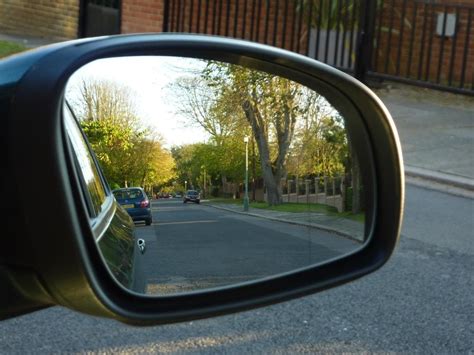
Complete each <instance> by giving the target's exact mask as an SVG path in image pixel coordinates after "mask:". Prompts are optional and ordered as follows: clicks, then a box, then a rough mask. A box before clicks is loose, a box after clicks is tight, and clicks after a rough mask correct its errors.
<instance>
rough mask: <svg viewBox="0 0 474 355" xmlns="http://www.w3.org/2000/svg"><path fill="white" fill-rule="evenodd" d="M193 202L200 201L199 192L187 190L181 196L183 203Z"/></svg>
mask: <svg viewBox="0 0 474 355" xmlns="http://www.w3.org/2000/svg"><path fill="white" fill-rule="evenodd" d="M186 202H194V203H201V194H200V193H199V192H197V191H196V190H188V191H186V193H185V194H184V196H183V203H186Z"/></svg>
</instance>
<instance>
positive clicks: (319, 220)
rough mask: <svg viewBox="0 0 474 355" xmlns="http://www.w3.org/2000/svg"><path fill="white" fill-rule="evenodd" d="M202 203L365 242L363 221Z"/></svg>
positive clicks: (225, 204)
mask: <svg viewBox="0 0 474 355" xmlns="http://www.w3.org/2000/svg"><path fill="white" fill-rule="evenodd" d="M202 204H203V205H204V206H209V207H213V208H217V209H221V210H225V211H229V212H234V213H239V214H243V215H247V216H253V217H259V218H265V219H268V220H271V221H277V222H284V223H290V224H296V225H300V226H307V227H312V228H317V229H322V230H325V231H327V232H330V233H335V234H338V235H340V236H343V237H346V238H349V239H352V240H356V241H358V242H364V224H363V223H361V222H357V221H353V220H351V219H348V218H341V217H337V216H329V215H326V214H323V213H316V212H307V213H292V212H280V211H272V210H265V209H261V208H252V207H249V211H248V212H244V211H243V206H242V205H238V204H231V203H212V201H209V202H207V201H204V200H203V201H202Z"/></svg>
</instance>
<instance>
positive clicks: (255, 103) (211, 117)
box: [65, 56, 368, 295]
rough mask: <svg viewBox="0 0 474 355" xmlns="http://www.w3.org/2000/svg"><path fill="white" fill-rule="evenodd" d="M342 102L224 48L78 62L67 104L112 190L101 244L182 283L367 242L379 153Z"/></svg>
mask: <svg viewBox="0 0 474 355" xmlns="http://www.w3.org/2000/svg"><path fill="white" fill-rule="evenodd" d="M336 106H337V104H336V105H335V104H334V103H330V102H329V101H328V100H327V99H326V98H325V97H324V96H323V95H322V94H321V93H319V92H318V91H315V90H313V89H310V88H308V87H306V86H304V85H301V84H299V83H296V82H294V81H292V80H289V79H286V78H283V77H280V76H276V75H274V74H270V73H266V72H262V71H258V70H255V69H250V68H246V67H242V66H240V65H235V64H228V63H223V62H218V61H211V60H201V59H193V58H178V57H157V56H137V57H120V58H108V59H101V60H97V61H94V62H92V63H89V64H87V65H86V66H84V67H82V68H81V69H80V70H78V71H77V72H76V73H74V75H73V76H72V77H71V78H70V80H69V83H68V86H67V88H66V100H65V110H66V109H67V111H68V112H70V113H71V114H72V116H74V117H75V118H76V120H77V124H78V126H80V127H81V128H82V130H83V131H84V134H85V136H86V137H87V139H88V141H89V144H90V147H91V149H92V150H93V152H94V153H95V157H96V161H97V162H98V164H99V165H100V168H101V170H102V172H103V175H104V178H103V179H102V180H103V182H102V183H103V184H104V185H107V184H108V186H109V187H110V190H111V191H113V196H114V197H113V198H114V199H115V200H114V202H113V205H115V206H116V210H115V212H114V214H115V216H114V218H113V219H112V222H111V223H110V225H109V227H108V229H107V230H106V232H105V233H102V234H103V237H102V240H101V241H100V242H99V241H98V242H97V244H98V246H99V248H100V249H101V250H102V254H103V256H104V260H105V262H106V263H107V265H108V266H109V267H110V269H111V272H112V273H113V274H114V275H115V276H116V278H117V280H126V281H121V282H122V284H124V285H125V286H126V287H129V288H131V289H133V290H134V291H137V292H142V293H146V294H153V295H167V294H175V293H182V292H189V291H197V290H202V289H207V288H215V287H220V286H227V285H234V284H238V283H241V282H245V281H253V280H257V279H261V278H265V277H269V276H274V275H278V274H281V273H284V272H289V271H292V270H296V269H299V268H304V267H308V266H311V265H314V264H317V263H323V262H327V261H329V260H333V259H334V258H338V257H341V256H343V255H347V254H348V253H351V252H353V251H355V250H357V249H358V248H360V247H361V246H362V245H363V243H364V241H365V234H366V233H365V232H366V230H365V224H366V219H367V217H368V216H367V215H366V200H367V196H366V194H365V192H364V191H365V190H364V186H363V180H362V178H361V168H360V164H359V162H360V160H361V159H367V157H359V156H358V155H357V152H356V150H355V149H354V147H353V146H352V145H351V141H352V137H351V132H350V131H349V130H348V129H347V126H348V124H347V122H348V118H347V117H345V116H344V114H343V113H341V112H340V110H341V109H338V107H336ZM79 166H81V164H79ZM105 181H107V182H105ZM106 189H107V190H109V188H106ZM109 195H110V196H112V194H110V193H109ZM110 198H112V197H110ZM129 216H130V217H132V219H133V220H134V222H133V223H132V222H131V221H132V220H131V219H130V218H129ZM95 218H96V219H97V218H101V217H100V215H98V216H95ZM104 238H107V240H105V241H104ZM124 243H125V244H126V243H128V244H127V245H128V247H124V245H125V244H124ZM131 250H133V251H131ZM123 265H125V266H123ZM124 275H125V276H126V277H125V276H124Z"/></svg>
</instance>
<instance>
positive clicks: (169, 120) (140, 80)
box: [66, 56, 208, 148]
mask: <svg viewBox="0 0 474 355" xmlns="http://www.w3.org/2000/svg"><path fill="white" fill-rule="evenodd" d="M204 65H205V64H204V62H203V61H200V60H197V59H192V58H178V57H163V56H161V57H160V56H135V57H118V58H106V59H100V60H96V61H93V62H91V63H88V64H86V65H85V66H84V67H82V68H80V69H79V70H78V71H76V72H75V73H74V74H73V75H72V76H71V78H70V80H69V82H68V86H67V89H66V92H67V96H68V97H75V96H76V95H79V90H78V84H79V83H81V82H82V80H83V79H85V80H87V79H88V78H90V79H93V80H107V81H113V82H116V83H118V84H120V85H124V86H127V87H129V88H130V89H131V90H132V92H133V95H134V101H135V105H136V109H137V114H138V116H139V117H140V119H141V121H142V123H143V125H144V126H147V127H149V126H151V127H154V128H155V130H156V132H157V133H159V134H160V135H161V137H162V138H163V143H164V146H165V147H167V148H171V147H172V146H175V145H182V144H188V143H195V142H202V141H204V140H207V138H208V135H207V134H206V132H205V131H204V130H203V129H202V128H201V127H199V126H197V125H196V124H191V123H190V122H189V120H186V119H185V118H184V117H181V116H179V114H177V113H176V109H177V108H178V107H177V106H178V105H179V102H177V100H176V98H175V97H173V92H172V90H170V89H169V84H170V83H173V82H174V81H175V80H177V79H178V78H180V77H182V76H191V75H195V74H192V73H190V70H193V69H200V68H203V67H204Z"/></svg>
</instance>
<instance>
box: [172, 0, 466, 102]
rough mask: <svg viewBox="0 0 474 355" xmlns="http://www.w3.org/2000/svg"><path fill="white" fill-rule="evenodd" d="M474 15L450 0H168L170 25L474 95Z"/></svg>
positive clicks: (371, 74)
mask: <svg viewBox="0 0 474 355" xmlns="http://www.w3.org/2000/svg"><path fill="white" fill-rule="evenodd" d="M458 3H459V1H458ZM467 3H468V1H466V4H467ZM473 13H474V7H473V6H472V5H471V6H470V5H452V4H450V3H449V0H445V1H438V2H436V3H434V2H433V1H428V0H366V1H356V0H265V1H263V0H166V1H165V16H164V25H163V30H164V31H165V32H189V33H203V34H215V35H222V36H227V37H234V38H242V39H246V40H251V41H255V42H260V43H264V44H269V45H273V46H277V47H280V48H285V49H288V50H291V51H294V52H297V53H300V54H303V55H306V56H309V57H312V58H315V59H317V60H320V61H322V62H325V63H327V64H330V65H332V66H335V67H337V68H339V69H341V70H344V71H346V72H349V73H353V74H354V75H355V76H356V77H358V78H360V79H364V78H365V77H366V76H368V77H371V78H379V79H390V80H396V81H403V82H407V83H411V84H416V85H422V86H426V87H432V88H437V89H443V90H448V91H454V92H458V93H464V94H471V95H474V68H473V67H474V33H473V32H474V24H473V21H474V16H473V15H474V14H473Z"/></svg>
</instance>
